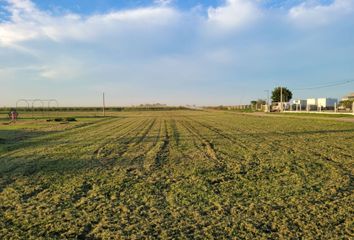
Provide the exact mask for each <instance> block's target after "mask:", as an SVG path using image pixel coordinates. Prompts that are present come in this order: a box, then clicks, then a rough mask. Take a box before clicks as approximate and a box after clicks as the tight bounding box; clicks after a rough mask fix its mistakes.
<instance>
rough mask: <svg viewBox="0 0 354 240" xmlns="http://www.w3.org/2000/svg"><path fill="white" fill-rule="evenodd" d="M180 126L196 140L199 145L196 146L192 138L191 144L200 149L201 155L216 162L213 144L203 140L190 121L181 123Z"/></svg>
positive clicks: (216, 157)
mask: <svg viewBox="0 0 354 240" xmlns="http://www.w3.org/2000/svg"><path fill="white" fill-rule="evenodd" d="M182 125H183V126H184V127H185V128H186V129H187V131H189V133H190V134H191V135H192V136H194V137H195V138H196V139H198V141H199V142H200V144H198V143H197V142H196V141H195V140H194V138H193V142H194V144H195V145H197V146H198V148H199V149H201V151H202V152H203V154H204V155H205V156H206V157H207V158H209V159H212V160H217V161H218V156H217V154H216V152H215V149H214V145H213V143H211V142H210V141H209V140H208V139H205V138H204V137H203V135H202V134H201V133H200V132H199V131H196V130H195V128H194V127H193V126H192V124H191V123H190V121H182Z"/></svg>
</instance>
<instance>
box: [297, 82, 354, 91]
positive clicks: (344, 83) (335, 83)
mask: <svg viewBox="0 0 354 240" xmlns="http://www.w3.org/2000/svg"><path fill="white" fill-rule="evenodd" d="M352 82H354V79H350V80H345V81H341V82H332V83H328V84H326V85H321V86H313V87H307V88H298V89H293V90H294V91H302V90H313V89H321V88H328V87H336V86H341V85H346V84H348V83H352Z"/></svg>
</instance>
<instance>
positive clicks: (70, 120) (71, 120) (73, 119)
mask: <svg viewBox="0 0 354 240" xmlns="http://www.w3.org/2000/svg"><path fill="white" fill-rule="evenodd" d="M65 121H67V122H76V118H73V117H67V118H65Z"/></svg>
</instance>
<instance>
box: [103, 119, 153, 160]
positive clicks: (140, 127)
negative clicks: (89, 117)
mask: <svg viewBox="0 0 354 240" xmlns="http://www.w3.org/2000/svg"><path fill="white" fill-rule="evenodd" d="M151 122H153V119H149V118H146V119H144V120H143V121H142V122H141V123H139V124H137V126H135V127H134V128H128V129H127V131H126V132H125V133H123V134H121V135H119V136H118V137H117V138H116V139H112V142H111V143H109V144H106V145H105V146H104V149H103V150H101V152H104V154H100V155H99V156H98V159H99V160H100V162H101V163H102V164H104V165H106V164H112V163H113V162H115V161H116V160H117V158H120V157H121V156H122V155H123V154H124V153H125V152H126V151H127V150H128V147H129V144H130V143H132V142H133V141H134V140H135V139H136V138H137V136H138V135H139V134H141V133H142V132H144V130H145V129H146V128H149V123H150V124H151Z"/></svg>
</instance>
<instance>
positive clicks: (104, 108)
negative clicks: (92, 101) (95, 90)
mask: <svg viewBox="0 0 354 240" xmlns="http://www.w3.org/2000/svg"><path fill="white" fill-rule="evenodd" d="M102 100H103V116H104V117H105V116H106V99H105V96H104V93H103V99H102Z"/></svg>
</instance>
